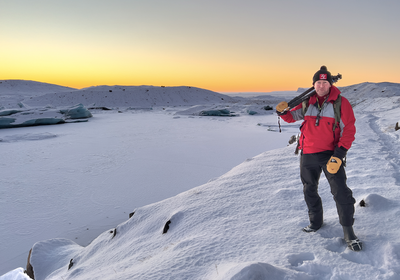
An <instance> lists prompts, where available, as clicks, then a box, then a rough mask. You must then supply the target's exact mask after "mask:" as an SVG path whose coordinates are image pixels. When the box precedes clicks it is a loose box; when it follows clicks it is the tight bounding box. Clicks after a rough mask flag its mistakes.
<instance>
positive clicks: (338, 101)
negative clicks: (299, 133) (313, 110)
mask: <svg viewBox="0 0 400 280" xmlns="http://www.w3.org/2000/svg"><path fill="white" fill-rule="evenodd" d="M308 100H309V99H307V100H304V101H303V102H302V104H301V105H302V107H303V116H304V115H305V114H306V112H307V109H308ZM341 105H342V96H341V95H339V96H338V98H337V99H336V100H335V102H333V111H334V113H335V123H334V125H333V131H335V129H336V126H337V124H338V123H340V115H341V112H340V109H341Z"/></svg>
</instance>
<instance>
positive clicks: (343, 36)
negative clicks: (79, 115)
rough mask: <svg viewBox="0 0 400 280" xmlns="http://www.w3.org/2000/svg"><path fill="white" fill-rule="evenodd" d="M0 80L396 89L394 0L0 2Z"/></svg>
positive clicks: (399, 44) (225, 88)
mask: <svg viewBox="0 0 400 280" xmlns="http://www.w3.org/2000/svg"><path fill="white" fill-rule="evenodd" d="M0 10H1V16H0V26H1V31H2V32H1V34H2V35H1V44H0V49H1V52H0V61H1V67H0V80H6V79H22V80H34V81H40V82H46V83H53V84H58V85H62V86H69V87H73V88H83V87H89V86H95V85H154V86H160V85H164V86H180V85H187V86H195V87H200V88H205V89H209V90H213V91H217V92H268V91H278V90H297V88H298V87H309V86H311V84H312V76H313V74H314V73H315V72H316V71H317V70H318V69H319V68H320V66H321V65H326V66H327V67H328V70H329V71H331V73H332V75H336V74H337V73H341V74H342V75H343V79H342V80H341V81H340V82H339V83H338V84H337V85H338V86H346V85H352V84H357V83H362V82H395V83H400V70H399V67H398V65H400V56H399V54H398V50H399V49H400V37H399V36H395V34H397V33H398V30H397V28H398V26H400V17H398V15H397V13H398V11H399V10H400V2H398V1H380V2H378V1H367V2H366V1H361V0H357V1H342V0H339V1H335V2H330V1H329V2H328V1H322V2H320V3H318V5H317V3H316V2H315V1H311V0H306V1H294V0H291V1H256V0H251V1H225V0H224V1H218V0H217V1H210V0H202V1H197V0H194V1H190V0H189V1H183V0H180V1H177V0H172V1H161V0H153V1H122V0H116V1H105V0H100V1H99V0H97V1H93V0H88V1H76V0H73V1H43V0H39V1H27V0H25V1H23V0H21V1H0Z"/></svg>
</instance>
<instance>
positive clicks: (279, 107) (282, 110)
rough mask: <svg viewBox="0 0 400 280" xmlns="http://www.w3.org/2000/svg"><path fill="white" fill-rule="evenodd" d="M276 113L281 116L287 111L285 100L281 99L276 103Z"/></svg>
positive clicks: (287, 106) (287, 105)
mask: <svg viewBox="0 0 400 280" xmlns="http://www.w3.org/2000/svg"><path fill="white" fill-rule="evenodd" d="M275 109H276V113H277V114H278V115H279V116H281V115H284V114H286V113H287V112H288V111H289V104H288V103H287V102H286V101H282V102H281V103H279V104H278V105H276V108H275Z"/></svg>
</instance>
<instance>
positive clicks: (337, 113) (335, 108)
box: [333, 95, 342, 131]
mask: <svg viewBox="0 0 400 280" xmlns="http://www.w3.org/2000/svg"><path fill="white" fill-rule="evenodd" d="M341 105H342V96H341V95H339V96H338V98H337V99H336V100H335V102H333V111H334V112H335V123H334V125H333V131H335V129H336V127H337V124H338V123H340V115H341V111H340V110H341Z"/></svg>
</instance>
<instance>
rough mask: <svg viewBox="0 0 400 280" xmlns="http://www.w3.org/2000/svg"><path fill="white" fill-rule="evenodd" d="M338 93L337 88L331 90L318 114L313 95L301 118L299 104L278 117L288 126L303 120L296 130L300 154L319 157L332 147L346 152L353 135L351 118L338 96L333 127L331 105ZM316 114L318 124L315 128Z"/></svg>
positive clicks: (351, 113)
mask: <svg viewBox="0 0 400 280" xmlns="http://www.w3.org/2000/svg"><path fill="white" fill-rule="evenodd" d="M339 94H340V91H339V89H338V88H337V87H335V86H332V87H331V90H330V93H329V96H328V99H327V100H326V101H325V103H324V104H323V105H322V108H321V112H320V111H319V108H318V107H319V106H318V99H317V95H316V94H315V95H313V96H311V97H310V100H309V107H308V109H307V112H306V114H305V115H303V109H302V104H299V105H297V106H296V107H295V108H293V109H292V110H290V111H289V113H288V114H286V115H282V116H281V117H282V119H283V120H284V121H286V122H288V123H292V122H295V121H299V120H303V119H304V122H303V123H302V125H301V127H300V130H301V135H300V142H299V144H300V146H299V148H300V149H302V150H303V153H304V154H312V153H319V152H323V151H333V150H334V149H335V147H336V146H338V147H343V148H345V149H346V150H348V149H350V147H351V144H352V143H353V141H354V139H355V137H354V135H355V134H356V127H355V125H354V124H355V121H356V119H355V117H354V112H353V108H352V107H351V105H350V102H349V101H348V100H347V99H346V98H344V97H343V96H342V102H341V116H340V117H341V119H340V124H338V125H337V126H336V129H335V132H333V125H334V123H335V112H334V109H333V102H334V101H335V100H336V99H337V98H338V96H339ZM318 114H319V124H318V125H316V122H317V117H318Z"/></svg>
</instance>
